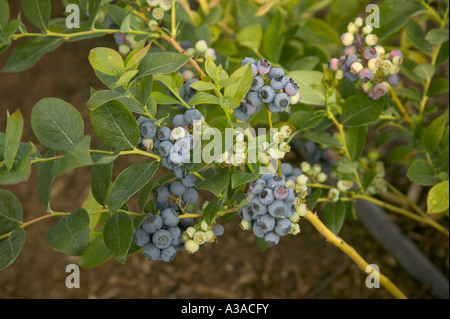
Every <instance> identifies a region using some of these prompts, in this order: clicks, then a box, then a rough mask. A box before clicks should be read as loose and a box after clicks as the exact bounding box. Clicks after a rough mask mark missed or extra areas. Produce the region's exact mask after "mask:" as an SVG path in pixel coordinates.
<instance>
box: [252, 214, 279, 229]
mask: <svg viewBox="0 0 450 319" xmlns="http://www.w3.org/2000/svg"><path fill="white" fill-rule="evenodd" d="M256 225H257V226H258V227H259V228H260V229H263V230H264V231H265V232H269V231H272V230H273V229H274V228H275V218H273V217H272V216H271V215H269V214H264V215H262V216H259V217H258V219H257V220H256Z"/></svg>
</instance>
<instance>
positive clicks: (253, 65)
mask: <svg viewBox="0 0 450 319" xmlns="http://www.w3.org/2000/svg"><path fill="white" fill-rule="evenodd" d="M250 65H251V67H252V73H253V76H257V75H258V67H257V66H256V64H250Z"/></svg>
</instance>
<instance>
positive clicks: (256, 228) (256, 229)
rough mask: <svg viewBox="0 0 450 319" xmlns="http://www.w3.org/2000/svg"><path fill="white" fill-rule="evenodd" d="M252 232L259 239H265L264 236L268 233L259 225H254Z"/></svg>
mask: <svg viewBox="0 0 450 319" xmlns="http://www.w3.org/2000/svg"><path fill="white" fill-rule="evenodd" d="M252 230H253V234H255V236H256V237H259V238H264V235H265V234H266V233H267V232H266V231H265V230H264V229H262V228H260V227H259V226H258V224H257V223H253V226H252Z"/></svg>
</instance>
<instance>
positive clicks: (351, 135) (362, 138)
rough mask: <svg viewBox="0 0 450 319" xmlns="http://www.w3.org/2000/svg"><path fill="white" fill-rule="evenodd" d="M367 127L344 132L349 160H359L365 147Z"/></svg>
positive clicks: (353, 128) (349, 129)
mask: <svg viewBox="0 0 450 319" xmlns="http://www.w3.org/2000/svg"><path fill="white" fill-rule="evenodd" d="M367 132H368V127H367V126H360V127H351V128H348V129H347V130H346V132H345V139H346V140H347V148H348V152H349V153H350V156H351V159H352V160H353V161H356V160H358V159H359V158H360V156H361V155H362V153H363V151H364V146H365V145H366V137H367Z"/></svg>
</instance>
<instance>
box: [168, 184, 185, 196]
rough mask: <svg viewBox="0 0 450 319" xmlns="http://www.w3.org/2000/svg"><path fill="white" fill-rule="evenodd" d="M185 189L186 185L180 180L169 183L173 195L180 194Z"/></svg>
mask: <svg viewBox="0 0 450 319" xmlns="http://www.w3.org/2000/svg"><path fill="white" fill-rule="evenodd" d="M185 191H186V186H184V185H183V183H182V182H180V181H175V182H173V183H172V184H170V192H171V193H172V194H173V195H175V196H181V195H183V194H184V192H185Z"/></svg>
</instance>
